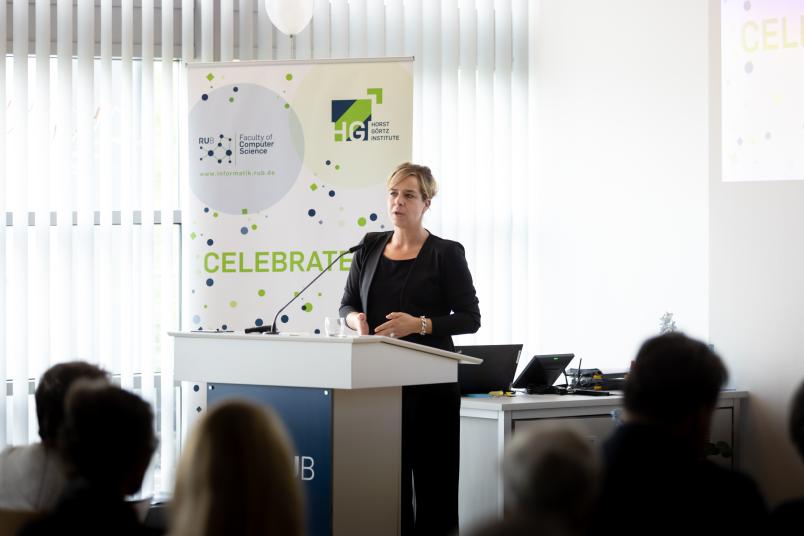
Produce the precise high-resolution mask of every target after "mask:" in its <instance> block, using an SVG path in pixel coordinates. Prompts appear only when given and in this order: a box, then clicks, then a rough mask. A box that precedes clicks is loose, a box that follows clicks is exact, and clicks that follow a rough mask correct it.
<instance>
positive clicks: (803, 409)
mask: <svg viewBox="0 0 804 536" xmlns="http://www.w3.org/2000/svg"><path fill="white" fill-rule="evenodd" d="M790 438H791V439H792V440H793V444H794V445H795V446H796V448H797V449H798V455H799V456H801V457H802V458H804V383H802V384H801V385H799V387H798V390H797V391H796V394H795V395H793V402H792V404H791V405H790Z"/></svg>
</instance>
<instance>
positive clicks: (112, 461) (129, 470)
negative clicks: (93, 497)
mask: <svg viewBox="0 0 804 536" xmlns="http://www.w3.org/2000/svg"><path fill="white" fill-rule="evenodd" d="M153 420H154V417H153V413H152V412H151V407H150V406H149V405H148V403H147V402H145V401H144V400H142V399H141V398H140V397H138V396H137V395H135V394H132V393H129V392H128V391H124V390H123V389H120V388H119V387H114V386H111V385H108V384H105V383H92V382H77V383H76V384H75V385H74V386H73V387H72V388H71V389H70V392H69V393H68V395H67V403H66V411H65V419H64V425H63V427H62V429H61V434H60V437H59V447H60V450H61V452H62V456H63V458H64V461H65V463H66V465H67V469H68V472H69V473H70V476H72V477H74V478H75V477H78V478H82V479H84V480H85V481H87V482H88V483H89V484H90V485H92V486H93V487H94V488H96V489H98V490H103V492H104V493H108V494H109V495H111V496H119V497H121V498H122V497H123V496H125V495H131V494H133V493H136V492H137V491H138V490H139V489H140V486H141V485H142V479H143V477H144V475H145V471H146V470H147V469H148V464H149V462H150V460H151V455H152V454H153V452H154V449H155V447H156V440H155V438H154V428H153V426H154V425H153Z"/></svg>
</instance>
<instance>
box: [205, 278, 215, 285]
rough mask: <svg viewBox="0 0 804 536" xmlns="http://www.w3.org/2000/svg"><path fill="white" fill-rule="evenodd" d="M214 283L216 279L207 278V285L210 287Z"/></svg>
mask: <svg viewBox="0 0 804 536" xmlns="http://www.w3.org/2000/svg"><path fill="white" fill-rule="evenodd" d="M214 284H215V281H214V280H213V279H212V278H211V277H210V278H209V279H207V286H208V287H211V286H212V285H214Z"/></svg>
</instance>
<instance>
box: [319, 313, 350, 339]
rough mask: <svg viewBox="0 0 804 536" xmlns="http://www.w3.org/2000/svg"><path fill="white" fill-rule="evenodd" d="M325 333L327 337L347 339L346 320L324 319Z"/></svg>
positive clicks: (332, 317) (331, 317)
mask: <svg viewBox="0 0 804 536" xmlns="http://www.w3.org/2000/svg"><path fill="white" fill-rule="evenodd" d="M324 333H325V334H326V336H327V337H345V336H346V319H345V318H339V317H336V316H328V317H326V318H324Z"/></svg>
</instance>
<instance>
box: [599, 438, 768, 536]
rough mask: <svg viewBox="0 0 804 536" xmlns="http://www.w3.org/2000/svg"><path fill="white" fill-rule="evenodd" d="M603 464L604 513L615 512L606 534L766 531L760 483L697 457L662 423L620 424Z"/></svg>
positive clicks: (607, 445) (606, 515)
mask: <svg viewBox="0 0 804 536" xmlns="http://www.w3.org/2000/svg"><path fill="white" fill-rule="evenodd" d="M603 464H604V479H603V486H602V489H601V493H600V510H599V512H598V519H604V518H605V519H609V520H612V524H611V525H610V527H608V529H607V530H602V531H601V532H602V533H604V534H618V535H630V534H634V535H637V534H639V535H642V534H765V533H766V531H765V529H767V523H768V518H767V511H766V509H765V502H764V500H763V499H762V496H761V495H760V493H759V490H758V488H757V486H756V484H755V483H754V482H753V481H752V480H751V479H750V478H749V477H747V476H745V475H743V474H741V473H739V472H737V471H730V470H728V469H724V468H722V467H720V466H718V465H715V464H714V463H712V462H710V461H707V460H700V459H697V458H696V457H695V455H694V453H692V452H690V451H689V449H686V448H685V447H684V446H683V445H682V444H681V443H679V442H678V440H676V439H674V438H673V437H672V436H671V435H670V434H669V433H668V432H666V431H665V430H664V429H662V428H661V427H660V426H652V425H646V424H625V425H623V426H621V427H619V428H617V430H615V432H614V434H613V435H612V437H611V438H610V439H609V440H608V441H606V443H605V444H604V445H603ZM615 519H616V522H615V521H614V520H615Z"/></svg>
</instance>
